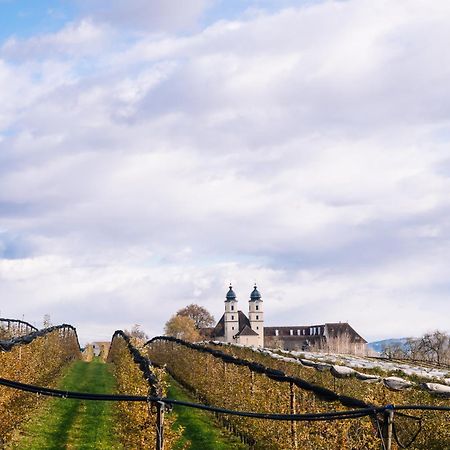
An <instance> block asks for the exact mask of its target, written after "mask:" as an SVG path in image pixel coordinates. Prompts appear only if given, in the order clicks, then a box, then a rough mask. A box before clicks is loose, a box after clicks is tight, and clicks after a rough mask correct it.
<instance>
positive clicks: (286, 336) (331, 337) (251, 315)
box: [201, 284, 367, 356]
mask: <svg viewBox="0 0 450 450" xmlns="http://www.w3.org/2000/svg"><path fill="white" fill-rule="evenodd" d="M263 309H264V308H263V300H262V297H261V294H260V293H259V291H258V288H257V286H256V284H255V286H254V287H253V291H252V292H251V293H250V299H249V301H248V316H246V315H245V314H244V313H243V312H242V311H241V310H239V309H238V301H237V297H236V294H235V292H234V291H233V287H232V286H231V285H230V287H229V289H228V292H227V294H226V297H225V312H224V314H223V315H222V317H221V318H220V320H219V322H218V323H217V325H216V326H215V327H214V328H203V329H202V330H201V333H202V335H203V336H204V337H205V338H209V339H212V340H216V341H222V342H230V343H235V344H242V345H248V346H254V347H267V348H280V349H284V350H297V351H319V352H327V353H348V354H354V355H361V356H364V355H366V353H367V346H366V344H367V341H366V340H365V339H363V338H362V337H361V336H360V335H359V334H358V333H357V332H356V331H355V330H354V329H353V328H352V327H351V326H350V325H349V324H348V323H346V322H343V323H341V322H339V323H325V324H321V325H299V326H284V325H283V326H278V327H265V326H264V311H263Z"/></svg>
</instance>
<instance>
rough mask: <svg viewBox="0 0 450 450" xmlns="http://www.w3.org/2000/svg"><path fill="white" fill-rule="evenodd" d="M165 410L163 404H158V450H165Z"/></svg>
mask: <svg viewBox="0 0 450 450" xmlns="http://www.w3.org/2000/svg"><path fill="white" fill-rule="evenodd" d="M164 409H165V405H164V403H163V402H156V450H164Z"/></svg>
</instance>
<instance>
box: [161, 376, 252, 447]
mask: <svg viewBox="0 0 450 450" xmlns="http://www.w3.org/2000/svg"><path fill="white" fill-rule="evenodd" d="M168 397H169V398H173V399H177V400H184V401H190V402H195V399H193V398H192V397H191V396H190V395H189V393H188V392H187V391H186V390H185V389H183V388H182V387H181V386H180V385H179V384H178V383H177V382H176V381H175V380H173V379H172V378H171V379H170V386H169V390H168ZM174 411H175V412H176V414H177V420H176V421H175V424H174V426H175V427H176V428H179V427H183V428H184V432H183V437H182V439H180V441H179V442H178V443H177V445H176V446H175V447H174V450H179V449H182V448H184V445H185V444H186V443H187V442H188V441H190V442H191V446H190V447H189V448H190V449H191V450H242V449H248V447H247V446H246V445H244V444H242V443H241V441H240V440H239V439H238V438H236V437H235V436H233V435H232V434H231V433H229V432H227V431H226V430H225V429H223V428H222V427H220V426H219V425H218V424H217V423H216V421H215V418H214V416H213V415H212V414H211V413H208V412H205V411H200V410H198V409H192V408H186V407H183V406H176V405H175V406H174Z"/></svg>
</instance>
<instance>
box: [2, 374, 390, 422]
mask: <svg viewBox="0 0 450 450" xmlns="http://www.w3.org/2000/svg"><path fill="white" fill-rule="evenodd" d="M0 385H3V386H6V387H10V388H13V389H18V390H21V391H26V392H31V393H35V394H40V395H44V396H49V397H59V398H65V399H77V400H97V401H98V400H101V401H134V402H149V401H150V402H153V403H155V402H163V403H165V404H168V405H179V406H184V407H188V408H196V409H202V410H205V411H211V412H216V413H221V414H228V415H234V416H241V417H252V418H254V419H268V420H291V421H319V420H343V419H355V418H359V417H364V416H369V415H373V414H376V413H378V412H382V411H384V407H381V408H363V409H356V410H351V411H332V412H323V413H315V414H272V413H258V412H251V411H236V410H231V409H225V408H219V407H216V406H209V405H203V404H200V403H191V402H185V401H182V400H175V399H169V398H162V397H155V396H138V395H117V394H92V393H85V392H73V391H64V390H59V389H51V388H45V387H39V386H34V385H30V384H25V383H20V382H17V381H12V380H7V379H5V378H0Z"/></svg>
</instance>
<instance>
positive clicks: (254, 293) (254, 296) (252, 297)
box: [250, 284, 261, 302]
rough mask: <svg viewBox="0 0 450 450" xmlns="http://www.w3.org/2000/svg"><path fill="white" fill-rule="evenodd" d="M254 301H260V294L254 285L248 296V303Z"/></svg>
mask: <svg viewBox="0 0 450 450" xmlns="http://www.w3.org/2000/svg"><path fill="white" fill-rule="evenodd" d="M256 300H261V294H260V293H259V291H258V289H257V288H256V284H255V286H254V287H253V291H252V293H251V294H250V301H251V302H254V301H256Z"/></svg>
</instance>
